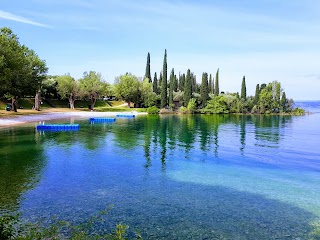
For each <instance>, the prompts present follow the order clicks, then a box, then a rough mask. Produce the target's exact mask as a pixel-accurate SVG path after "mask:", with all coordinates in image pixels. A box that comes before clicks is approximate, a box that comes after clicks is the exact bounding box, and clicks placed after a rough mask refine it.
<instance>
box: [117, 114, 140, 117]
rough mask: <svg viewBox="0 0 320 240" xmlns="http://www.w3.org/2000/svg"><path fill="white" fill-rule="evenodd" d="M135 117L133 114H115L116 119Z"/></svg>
mask: <svg viewBox="0 0 320 240" xmlns="http://www.w3.org/2000/svg"><path fill="white" fill-rule="evenodd" d="M134 117H136V115H134V114H117V118H134Z"/></svg>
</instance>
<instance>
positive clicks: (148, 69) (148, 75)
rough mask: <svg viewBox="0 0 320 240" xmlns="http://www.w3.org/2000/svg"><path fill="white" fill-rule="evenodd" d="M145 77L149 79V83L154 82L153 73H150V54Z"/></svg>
mask: <svg viewBox="0 0 320 240" xmlns="http://www.w3.org/2000/svg"><path fill="white" fill-rule="evenodd" d="M144 77H145V78H148V79H149V82H152V79H151V72H150V53H148V56H147V66H146V74H145V75H144Z"/></svg>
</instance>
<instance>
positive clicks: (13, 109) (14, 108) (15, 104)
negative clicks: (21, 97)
mask: <svg viewBox="0 0 320 240" xmlns="http://www.w3.org/2000/svg"><path fill="white" fill-rule="evenodd" d="M11 103H12V109H11V111H15V112H17V108H18V107H17V104H18V97H17V96H15V97H13V98H12V102H11Z"/></svg>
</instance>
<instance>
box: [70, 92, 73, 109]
mask: <svg viewBox="0 0 320 240" xmlns="http://www.w3.org/2000/svg"><path fill="white" fill-rule="evenodd" d="M69 105H70V108H71V109H74V99H73V96H72V95H71V96H70V97H69Z"/></svg>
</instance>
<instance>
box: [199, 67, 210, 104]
mask: <svg viewBox="0 0 320 240" xmlns="http://www.w3.org/2000/svg"><path fill="white" fill-rule="evenodd" d="M200 96H201V103H202V107H205V106H206V104H207V101H208V99H209V87H208V73H206V72H204V73H202V81H201V87H200Z"/></svg>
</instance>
